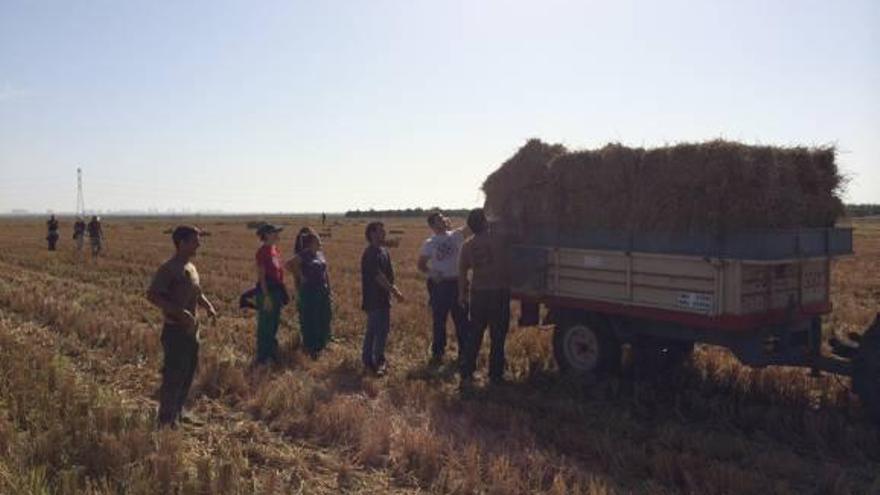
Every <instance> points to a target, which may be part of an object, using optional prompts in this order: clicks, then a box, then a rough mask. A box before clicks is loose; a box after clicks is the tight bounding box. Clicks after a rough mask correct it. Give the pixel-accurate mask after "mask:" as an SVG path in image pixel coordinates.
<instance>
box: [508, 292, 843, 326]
mask: <svg viewBox="0 0 880 495" xmlns="http://www.w3.org/2000/svg"><path fill="white" fill-rule="evenodd" d="M513 297H514V298H515V299H519V300H521V301H526V302H536V303H537V302H540V303H543V304H546V305H549V306H557V307H562V308H573V309H585V310H588V311H595V312H598V313H609V314H614V315H620V316H629V317H632V318H641V319H646V320H660V321H667V322H672V323H679V324H682V325H687V326H690V327H696V328H706V329H711V330H727V331H747V330H755V329H758V328H763V327H768V326H772V325H782V324H786V323H789V322H791V321H792V320H793V321H798V320H805V319H809V318H812V317H814V316H820V315H824V314H828V313H830V312H831V303H830V302H820V303H813V304H807V305H804V306H801V307H800V308H798V309H796V310H795V311H794V312H793V313H790V312H789V311H788V310H786V309H774V310H771V311H764V312H761V313H754V314H747V315H730V314H726V315H720V316H706V315H699V314H694V313H685V312H683V311H672V310H668V309H659V308H648V307H644V306H632V305H626V304H618V303H611V302H605V301H596V300H590V299H574V298H569V297H556V296H552V297H534V296H529V295H527V294H516V293H514V294H513Z"/></svg>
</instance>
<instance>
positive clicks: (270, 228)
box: [257, 223, 284, 237]
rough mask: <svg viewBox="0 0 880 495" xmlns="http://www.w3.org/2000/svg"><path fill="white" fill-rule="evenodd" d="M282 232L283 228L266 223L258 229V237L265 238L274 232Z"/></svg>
mask: <svg viewBox="0 0 880 495" xmlns="http://www.w3.org/2000/svg"><path fill="white" fill-rule="evenodd" d="M282 230H284V228H283V227H279V226H277V225H272V224H271V223H265V224H263V225H260V227H259V228H258V229H257V235H258V236H260V237H263V236H266V235H269V234H271V233H273V232H281V231H282Z"/></svg>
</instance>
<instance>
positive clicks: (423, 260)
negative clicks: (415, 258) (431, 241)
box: [419, 254, 431, 273]
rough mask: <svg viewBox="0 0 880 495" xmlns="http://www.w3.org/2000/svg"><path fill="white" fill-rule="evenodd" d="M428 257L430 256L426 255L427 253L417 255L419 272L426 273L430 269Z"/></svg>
mask: <svg viewBox="0 0 880 495" xmlns="http://www.w3.org/2000/svg"><path fill="white" fill-rule="evenodd" d="M430 259H431V257H430V256H428V255H427V254H420V255H419V271H420V272H422V273H428V272H429V271H430V269H429V268H428V260H430Z"/></svg>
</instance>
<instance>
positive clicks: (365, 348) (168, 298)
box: [147, 209, 510, 425]
mask: <svg viewBox="0 0 880 495" xmlns="http://www.w3.org/2000/svg"><path fill="white" fill-rule="evenodd" d="M427 220H428V225H429V227H430V228H431V230H432V232H433V234H432V235H431V237H430V238H428V239H427V240H426V241H425V243H424V245H423V246H422V248H421V251H420V253H419V260H418V268H419V270H420V271H421V272H423V273H425V274H426V275H427V291H428V299H429V303H430V307H431V314H432V319H433V332H432V344H431V357H430V361H429V363H430V364H431V365H439V364H441V363H442V362H443V360H444V355H445V351H446V347H447V346H446V321H447V319H448V318H449V316H451V317H452V320H453V323H454V325H455V334H456V339H457V342H458V366H459V371H460V374H461V387H462V388H467V387H470V386H471V385H472V377H473V374H474V371H475V368H476V362H477V356H478V354H479V350H480V346H481V343H482V339H483V334H484V333H485V329H486V327H487V326H488V327H489V328H490V338H491V350H490V366H489V379H490V381H491V383H493V384H499V383H501V382H503V380H504V377H503V375H504V362H505V360H504V342H505V339H506V336H507V328H508V326H509V322H510V305H509V300H510V292H509V275H508V274H509V264H510V259H509V254H508V250H507V245H508V244H507V243H506V242H504V240H503V239H502V238H501V237H500V236H499V235H498V234H496V233H493V232H490V230H489V224H488V221H487V220H486V217H485V215H484V213H483V211H482V209H476V210H473V211H471V212H470V214H469V215H468V218H467V225H466V226H464V227H462V228H458V229H453V228H452V224H451V221H450V219H449V218H447V217H446V216H444V215H443V214H442V213H440V212H436V213H432V214H431V215H430V216H429V217H428V219H427ZM281 231H282V227H279V226H276V225H271V224H266V225H262V226H261V227H260V228H259V229H258V230H257V235H258V236H259V238H260V247H259V248H258V249H257V252H256V254H255V265H256V278H257V284H256V286H255V287H254V288H252V289H250V290H249V291H247V292H245V293H243V294H242V295H241V297H240V306H242V307H251V308H254V309H256V310H257V331H256V356H255V359H254V362H255V363H256V364H265V363H268V362H270V361H273V360H275V359H277V349H278V339H277V334H278V327H279V323H280V319H281V311H282V308H283V307H284V306H285V305H287V304H289V303H290V297H289V293H288V289H287V286H286V285H285V280H284V279H285V277H284V275H285V271H286V272H289V273H290V274H291V275H292V278H293V289H294V293H295V299H296V305H297V312H298V314H299V323H300V331H301V336H302V348H303V350H304V351H305V352H306V353H307V354H308V355H309V356H311V357H312V358H313V359H317V358H318V356H319V354H320V353H321V351H322V350H324V349H325V348H326V347H327V345H328V344H329V343H330V342H331V340H332V339H333V335H332V331H331V320H332V309H331V308H332V304H331V286H330V277H329V274H328V270H327V260H326V258H325V256H324V254H323V251H322V250H321V247H322V244H321V238H320V236H319V235H318V233H317V232H315V231H314V230H313V229H311V228H309V227H304V228H302V229H301V230H300V231H299V232H298V233H297V236H296V241H295V246H294V254H293V257H291V258H290V259H288V260H286V261H283V260H282V257H281V252H280V250H279V248H278V243H279V241H280V232H281ZM200 234H201V232H200V231H199V230H198V229H197V228H196V227H193V226H185V225H184V226H179V227H177V228H176V229H174V231H173V232H172V241H173V243H174V245H175V254H174V256H173V257H172V258H171V259H169V260H168V261H166V262H165V263H164V264H162V265H161V266H160V267H159V269H158V270H157V272H156V274H155V276H154V277H153V280H152V283H151V284H150V288H149V290H148V291H147V298H148V299H149V300H150V302H151V303H153V304H154V305H155V306H157V307H158V308H159V309H161V311H162V313H163V315H164V320H165V322H164V325H163V329H162V338H161V340H162V346H163V350H164V354H165V363H164V367H163V369H162V385H161V387H160V393H159V396H160V406H159V418H158V419H159V423H160V424H161V425H174V424H176V423H177V422H178V421H184V422H185V421H188V420H189V416H187V415H185V414H183V405H184V401H185V399H186V396H187V394H188V392H189V387H190V385H191V383H192V379H193V375H194V373H195V369H196V363H197V362H198V330H199V322H198V318H197V309H198V308H199V307H202V308H204V309H205V310H207V312H208V313H209V314H210V315H211V316H212V317H213V316H216V314H217V312H216V311H215V310H214V307H213V305H212V304H211V303H210V301H208V299H207V298H206V297H205V296H204V294H203V293H202V291H201V287H200V284H199V276H198V272H197V270H196V268H195V266H194V265H193V263H192V258H193V256H195V254H196V251H197V250H198V248H199V246H200V243H199V236H200ZM364 237H365V240H366V243H367V245H366V247H365V248H364V250H363V253H362V255H361V295H362V298H361V309H362V310H363V311H364V312H365V313H366V329H365V332H364V339H363V345H362V350H361V358H362V361H363V365H364V369H365V370H366V371H367V372H368V373H370V374H374V375H376V376H383V375H385V374H386V372H387V368H388V361H387V359H386V356H385V347H386V343H387V340H388V335H389V331H390V327H391V306H392V304H391V303H392V299H393V300H396V301H397V302H404V301H405V299H406V298H405V296H404V294H403V293H402V292H401V290H400V289H399V288H398V287H397V285H395V275H394V266H393V264H392V261H391V254H390V252H389V251H388V249H387V248H386V247H385V237H386V232H385V226H384V224H383V223H382V222H377V221H376V222H370V223H368V224H367V226H366V229H365V231H364Z"/></svg>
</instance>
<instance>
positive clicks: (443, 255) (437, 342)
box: [419, 212, 470, 365]
mask: <svg viewBox="0 0 880 495" xmlns="http://www.w3.org/2000/svg"><path fill="white" fill-rule="evenodd" d="M428 226H429V227H430V228H431V230H432V231H433V232H434V235H432V236H431V237H429V238H428V239H427V240H426V241H425V243H424V244H423V245H422V249H421V251H420V253H419V271H420V272H422V273H424V274H426V275H428V300H429V302H430V306H431V316H432V317H433V320H434V336H433V342H432V344H431V364H434V365H438V364H440V363H442V362H443V355H444V354H445V352H446V317H447V316H448V315H450V314H451V315H452V321H453V323H454V324H455V336H456V340H457V341H458V353H459V357H461V356H462V355H463V349H464V346H465V345H466V343H467V342H469V339H468V324H469V322H468V317H467V313H468V312H467V308H465V307H463V306H461V305H460V304H459V303H458V299H459V298H458V254H459V251H460V250H461V245H462V244H463V243H464V241H465V238H466V237H467V236H468V235H469V234H470V231H469V230H468V229H467V227H463V228H460V229H456V230H452V228H451V227H452V223H451V221H450V220H449V218H447V217H445V216H444V215H443V214H442V213H440V212H434V213H431V214H430V215H428Z"/></svg>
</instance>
